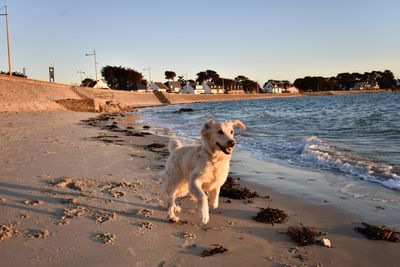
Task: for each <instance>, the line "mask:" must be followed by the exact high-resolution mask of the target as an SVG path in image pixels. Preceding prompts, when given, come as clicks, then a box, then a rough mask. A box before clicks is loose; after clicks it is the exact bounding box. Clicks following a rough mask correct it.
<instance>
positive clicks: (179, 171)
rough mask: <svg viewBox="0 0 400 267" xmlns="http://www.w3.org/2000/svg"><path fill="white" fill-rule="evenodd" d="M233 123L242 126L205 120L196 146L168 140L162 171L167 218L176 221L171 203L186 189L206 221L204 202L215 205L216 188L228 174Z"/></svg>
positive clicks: (241, 126)
mask: <svg viewBox="0 0 400 267" xmlns="http://www.w3.org/2000/svg"><path fill="white" fill-rule="evenodd" d="M235 126H239V127H240V128H242V129H244V128H245V125H244V124H243V123H242V122H241V121H238V120H235V121H229V122H216V121H214V120H209V121H207V122H206V123H205V124H204V126H203V128H202V130H201V139H202V142H201V145H198V146H185V147H182V144H181V143H180V142H179V141H178V140H175V139H171V140H170V142H169V144H168V150H169V152H170V156H169V158H168V160H167V164H166V166H165V170H164V171H163V173H162V174H163V177H164V181H165V194H166V197H167V202H168V219H169V220H170V221H172V222H177V221H179V218H178V217H177V216H176V213H177V212H180V210H181V208H180V207H179V206H177V205H176V204H175V199H176V198H177V197H183V196H186V195H187V194H188V193H189V192H190V193H191V194H192V196H193V197H194V199H195V200H197V202H198V211H199V219H200V221H201V223H203V224H207V223H208V221H209V212H208V202H210V205H211V207H212V208H213V209H216V208H217V207H218V197H219V191H220V188H221V186H222V185H223V184H224V183H225V181H226V178H227V177H228V172H229V162H230V160H231V154H232V151H233V148H234V147H235V145H236V142H235V140H234V139H233V134H234V131H233V127H235Z"/></svg>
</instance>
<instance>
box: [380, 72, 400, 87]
mask: <svg viewBox="0 0 400 267" xmlns="http://www.w3.org/2000/svg"><path fill="white" fill-rule="evenodd" d="M377 82H378V84H379V88H382V89H394V88H396V85H397V84H396V79H395V78H394V75H393V72H392V71H390V70H385V71H384V72H383V73H382V75H381V77H379V78H378V79H377Z"/></svg>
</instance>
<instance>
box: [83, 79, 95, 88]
mask: <svg viewBox="0 0 400 267" xmlns="http://www.w3.org/2000/svg"><path fill="white" fill-rule="evenodd" d="M95 85H96V81H95V80H93V79H90V78H86V79H84V80H83V81H82V83H81V86H84V87H94V86H95Z"/></svg>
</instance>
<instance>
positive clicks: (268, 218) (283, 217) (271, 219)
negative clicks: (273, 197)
mask: <svg viewBox="0 0 400 267" xmlns="http://www.w3.org/2000/svg"><path fill="white" fill-rule="evenodd" d="M287 217H288V215H287V213H286V212H284V211H283V210H280V209H273V208H270V207H267V208H265V209H264V208H261V210H260V211H259V212H258V213H257V215H256V216H254V217H253V219H254V220H256V221H257V222H262V223H270V224H272V225H274V223H284V222H286V221H287Z"/></svg>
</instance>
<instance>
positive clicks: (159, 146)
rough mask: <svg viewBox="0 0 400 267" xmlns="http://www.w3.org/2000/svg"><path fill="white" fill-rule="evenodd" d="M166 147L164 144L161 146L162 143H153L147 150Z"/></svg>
mask: <svg viewBox="0 0 400 267" xmlns="http://www.w3.org/2000/svg"><path fill="white" fill-rule="evenodd" d="M164 147H165V145H164V144H160V143H153V144H150V145H148V146H147V149H150V150H151V149H155V148H164Z"/></svg>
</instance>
